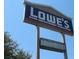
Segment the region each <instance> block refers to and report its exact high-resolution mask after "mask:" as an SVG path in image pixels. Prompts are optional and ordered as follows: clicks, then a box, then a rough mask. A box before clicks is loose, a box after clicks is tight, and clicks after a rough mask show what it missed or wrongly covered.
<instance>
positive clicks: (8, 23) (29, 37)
mask: <svg viewBox="0 0 79 59" xmlns="http://www.w3.org/2000/svg"><path fill="white" fill-rule="evenodd" d="M29 1H30V0H29ZM31 2H35V3H39V4H46V5H49V6H52V7H53V8H55V9H57V10H58V11H60V12H62V13H63V14H65V15H67V16H69V17H71V18H72V22H73V18H74V17H73V11H74V10H73V0H31ZM4 4H5V5H4V6H5V7H4V14H5V15H4V17H5V18H4V19H5V20H4V31H7V32H9V33H10V34H11V36H12V39H13V40H14V41H16V42H17V43H18V44H19V47H20V48H23V49H24V50H25V51H28V52H29V53H31V54H32V59H36V27H35V26H34V25H31V24H27V23H24V22H23V20H24V8H25V7H24V5H23V0H5V1H4ZM40 36H41V37H45V38H48V39H53V40H56V41H60V42H61V41H62V40H61V39H62V36H61V34H60V33H58V32H54V31H50V30H47V29H44V28H40ZM65 37H66V44H67V51H68V59H74V38H73V37H71V36H68V35H65ZM51 58H53V59H64V54H63V53H58V52H54V51H47V50H42V49H40V59H51Z"/></svg>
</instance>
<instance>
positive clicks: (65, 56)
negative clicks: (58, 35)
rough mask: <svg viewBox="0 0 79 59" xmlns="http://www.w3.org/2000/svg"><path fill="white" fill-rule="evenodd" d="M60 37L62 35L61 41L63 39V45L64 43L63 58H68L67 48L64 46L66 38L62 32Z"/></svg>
mask: <svg viewBox="0 0 79 59" xmlns="http://www.w3.org/2000/svg"><path fill="white" fill-rule="evenodd" d="M62 37H63V41H64V45H65V51H64V59H68V56H67V48H66V40H65V35H64V34H63V33H62Z"/></svg>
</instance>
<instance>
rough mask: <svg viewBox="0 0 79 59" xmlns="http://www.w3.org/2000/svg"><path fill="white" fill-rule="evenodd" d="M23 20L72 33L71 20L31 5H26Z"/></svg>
mask: <svg viewBox="0 0 79 59" xmlns="http://www.w3.org/2000/svg"><path fill="white" fill-rule="evenodd" d="M24 21H25V22H28V23H31V24H34V25H37V26H40V27H45V28H48V29H51V30H55V31H58V32H62V33H65V34H69V35H73V30H72V22H71V20H70V19H66V18H64V17H63V16H57V15H54V14H52V13H51V12H50V13H49V12H47V11H44V10H41V9H38V8H35V7H33V6H31V5H26V9H25V20H24Z"/></svg>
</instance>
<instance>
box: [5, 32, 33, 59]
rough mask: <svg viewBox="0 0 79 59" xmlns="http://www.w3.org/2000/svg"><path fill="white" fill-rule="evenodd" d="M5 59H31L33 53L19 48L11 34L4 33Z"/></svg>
mask: <svg viewBox="0 0 79 59" xmlns="http://www.w3.org/2000/svg"><path fill="white" fill-rule="evenodd" d="M4 59H31V55H30V54H29V53H26V52H25V51H23V49H18V45H17V44H16V42H15V41H13V40H12V39H11V37H10V35H9V34H8V33H7V32H5V33H4Z"/></svg>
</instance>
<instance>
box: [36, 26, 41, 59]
mask: <svg viewBox="0 0 79 59" xmlns="http://www.w3.org/2000/svg"><path fill="white" fill-rule="evenodd" d="M39 31H40V30H39V26H37V56H36V58H37V59H40V45H39V44H40V41H39V35H40V32H39Z"/></svg>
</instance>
